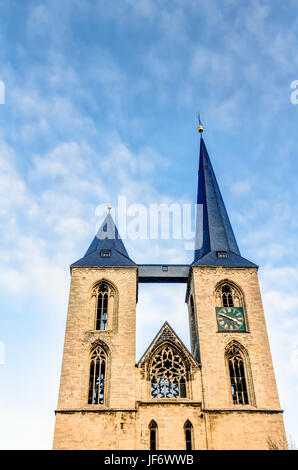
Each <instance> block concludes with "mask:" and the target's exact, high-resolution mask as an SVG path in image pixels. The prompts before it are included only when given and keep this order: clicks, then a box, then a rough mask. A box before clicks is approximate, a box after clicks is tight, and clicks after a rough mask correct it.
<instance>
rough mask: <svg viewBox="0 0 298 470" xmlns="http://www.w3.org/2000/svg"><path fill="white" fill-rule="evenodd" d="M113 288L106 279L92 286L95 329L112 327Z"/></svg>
mask: <svg viewBox="0 0 298 470" xmlns="http://www.w3.org/2000/svg"><path fill="white" fill-rule="evenodd" d="M114 302H115V289H114V287H113V286H112V285H111V284H110V283H109V282H107V281H102V282H100V283H99V284H97V286H95V287H94V288H93V291H92V305H93V309H94V310H95V329H96V330H109V329H112V325H113V316H114V305H115V304H114Z"/></svg>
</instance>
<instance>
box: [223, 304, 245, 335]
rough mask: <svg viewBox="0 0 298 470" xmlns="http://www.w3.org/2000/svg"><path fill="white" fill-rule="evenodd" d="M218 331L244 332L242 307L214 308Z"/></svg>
mask: <svg viewBox="0 0 298 470" xmlns="http://www.w3.org/2000/svg"><path fill="white" fill-rule="evenodd" d="M216 320H217V326H218V331H237V330H238V331H245V319H244V313H243V308H242V307H237V308H235V307H216Z"/></svg>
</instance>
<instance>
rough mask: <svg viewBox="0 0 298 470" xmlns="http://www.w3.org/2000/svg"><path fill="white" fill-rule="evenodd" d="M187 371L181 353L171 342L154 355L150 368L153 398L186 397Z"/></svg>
mask: <svg viewBox="0 0 298 470" xmlns="http://www.w3.org/2000/svg"><path fill="white" fill-rule="evenodd" d="M186 379H187V372H186V367H185V364H184V361H183V360H182V358H181V356H180V354H178V353H177V352H176V351H175V350H174V348H172V347H171V346H170V345H169V344H166V345H165V346H163V348H162V349H160V350H159V351H158V352H157V353H156V354H155V356H154V358H153V360H152V363H151V368H150V383H151V397H152V398H185V397H186Z"/></svg>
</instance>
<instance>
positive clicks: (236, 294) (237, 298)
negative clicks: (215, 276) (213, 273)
mask: <svg viewBox="0 0 298 470" xmlns="http://www.w3.org/2000/svg"><path fill="white" fill-rule="evenodd" d="M216 305H217V306H218V307H243V296H242V294H241V292H240V289H238V288H237V287H236V286H234V285H233V284H232V283H230V282H228V281H223V282H221V283H220V284H219V286H218V287H217V289H216Z"/></svg>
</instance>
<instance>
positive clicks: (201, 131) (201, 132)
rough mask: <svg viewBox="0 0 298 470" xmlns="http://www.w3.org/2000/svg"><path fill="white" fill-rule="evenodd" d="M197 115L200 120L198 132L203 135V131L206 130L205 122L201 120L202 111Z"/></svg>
mask: <svg viewBox="0 0 298 470" xmlns="http://www.w3.org/2000/svg"><path fill="white" fill-rule="evenodd" d="M197 117H198V121H199V126H198V128H197V130H198V133H199V134H201V135H202V134H203V132H204V127H203V124H202V121H201V118H200V113H198V116H197Z"/></svg>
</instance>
